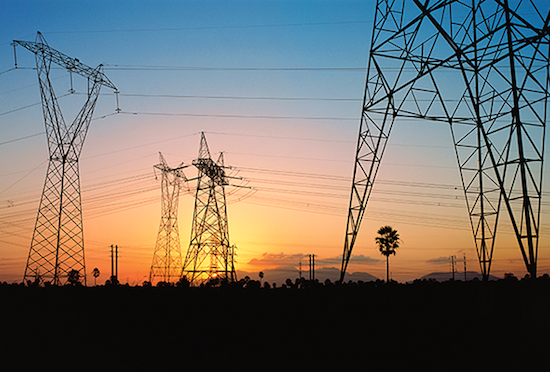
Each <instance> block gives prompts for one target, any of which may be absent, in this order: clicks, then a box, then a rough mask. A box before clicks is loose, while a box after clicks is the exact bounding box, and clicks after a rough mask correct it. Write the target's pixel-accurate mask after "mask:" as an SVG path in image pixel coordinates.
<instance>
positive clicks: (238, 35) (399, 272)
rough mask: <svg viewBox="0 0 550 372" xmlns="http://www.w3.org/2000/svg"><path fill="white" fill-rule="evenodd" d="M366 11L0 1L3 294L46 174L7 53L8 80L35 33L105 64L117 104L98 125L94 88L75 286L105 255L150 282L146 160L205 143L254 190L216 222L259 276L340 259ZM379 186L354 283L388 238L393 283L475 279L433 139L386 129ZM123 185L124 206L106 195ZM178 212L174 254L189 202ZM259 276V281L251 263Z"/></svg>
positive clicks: (379, 265)
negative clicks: (441, 274)
mask: <svg viewBox="0 0 550 372" xmlns="http://www.w3.org/2000/svg"><path fill="white" fill-rule="evenodd" d="M374 7H375V3H374V1H116V2H115V1H48V2H45V1H6V0H0V8H1V11H0V36H1V37H0V73H1V74H0V143H3V142H7V141H13V140H15V141H14V142H10V143H6V144H2V145H0V154H1V156H2V158H3V159H9V161H4V162H3V163H2V165H1V168H0V175H1V178H0V203H1V204H0V208H3V209H1V210H0V211H1V212H2V213H5V214H4V215H3V217H2V216H1V215H0V218H3V219H2V221H4V222H5V223H4V224H3V225H1V226H0V231H2V232H3V238H1V240H2V241H1V242H0V258H1V259H2V261H0V280H9V281H13V280H18V278H20V276H21V275H22V272H23V270H24V265H25V260H26V256H27V254H28V246H29V244H30V238H31V235H32V227H33V220H34V218H35V217H34V216H35V214H36V208H37V207H38V201H37V200H38V198H39V196H40V193H41V189H42V185H43V181H44V176H45V170H46V161H45V160H46V159H47V147H46V143H45V138H44V136H43V135H40V133H42V132H43V131H44V124H43V118H42V112H41V106H40V104H39V102H40V96H39V92H38V86H37V78H36V72H35V71H34V70H32V67H34V57H33V55H32V53H30V52H28V51H26V50H24V49H23V48H20V47H19V48H17V59H18V62H19V66H20V67H23V68H22V69H19V70H15V71H13V70H12V71H10V69H12V68H13V66H14V56H13V47H12V46H11V45H10V43H11V41H12V40H13V39H16V40H18V39H22V40H31V41H33V40H34V38H35V35H36V31H40V32H41V33H42V34H43V35H44V37H45V38H46V40H47V42H48V43H49V45H50V46H51V47H53V48H55V49H58V50H60V51H62V52H64V53H65V54H67V55H69V56H72V57H76V58H79V59H80V61H82V62H83V63H85V64H87V65H89V66H92V67H95V66H97V65H98V64H100V63H102V64H104V68H105V74H106V75H107V76H109V78H110V79H111V81H112V82H113V83H114V84H115V85H116V86H117V87H118V89H119V91H120V97H119V98H120V108H121V109H122V113H121V114H118V115H112V114H114V112H115V109H116V100H115V97H114V95H113V94H112V92H110V91H109V90H108V89H103V90H102V96H101V97H100V99H99V102H98V105H97V107H96V110H95V114H94V118H95V120H94V121H93V122H92V125H91V128H90V131H89V133H88V137H87V139H86V144H85V145H84V150H83V153H82V159H81V184H82V189H83V209H84V212H83V213H84V218H85V222H84V229H85V241H86V250H87V256H86V259H87V268H88V272H90V271H91V270H92V268H93V267H99V268H100V270H101V271H102V272H105V273H106V272H107V270H108V267H109V262H108V255H109V249H108V247H109V245H110V244H118V245H119V246H120V247H121V260H122V262H121V265H120V268H121V270H122V271H123V274H122V276H123V277H126V278H128V280H129V282H139V281H141V280H143V278H144V277H145V276H146V275H147V274H148V270H149V266H148V265H150V261H151V258H152V254H153V247H154V243H155V239H156V233H157V229H158V222H159V218H160V192H159V188H160V185H159V183H158V182H157V181H155V178H154V173H153V165H154V164H156V163H157V162H158V152H159V151H161V152H162V153H163V154H164V155H165V157H166V159H167V161H168V162H169V164H171V165H176V164H179V163H180V162H181V161H184V162H186V163H188V164H189V163H191V160H192V159H194V158H195V157H196V154H197V151H198V144H199V136H198V133H199V132H201V131H204V132H206V135H207V139H208V143H209V145H210V149H211V152H212V153H213V154H217V153H218V152H219V151H224V152H225V159H226V163H227V164H231V165H234V166H235V167H236V168H237V169H238V171H239V173H238V175H239V176H242V177H245V178H246V179H248V181H249V183H248V185H249V186H252V187H255V188H256V189H257V192H256V194H254V195H253V197H246V198H245V197H244V196H245V191H243V190H237V191H236V192H235V194H232V196H230V197H229V202H230V204H229V210H228V213H229V219H230V221H229V226H230V235H231V238H232V242H233V243H235V244H236V245H237V246H238V247H239V252H238V265H237V268H239V269H242V270H245V271H249V272H252V271H254V270H256V269H257V270H258V271H259V270H262V269H264V268H266V267H269V263H268V262H266V260H265V257H271V256H274V257H275V256H276V257H277V260H278V261H277V262H281V259H283V260H284V259H286V262H287V263H288V264H294V265H297V264H298V263H297V262H294V261H295V259H294V258H295V257H301V256H303V255H307V254H311V253H315V254H317V255H318V256H319V259H320V260H323V259H324V260H326V262H329V261H331V260H333V259H334V258H335V257H339V256H341V254H342V247H343V240H344V232H345V218H346V211H347V207H348V198H349V187H350V182H351V173H352V169H353V160H354V153H355V143H356V137H357V131H358V123H359V118H360V113H361V101H362V98H363V93H364V87H365V76H366V64H367V59H368V50H369V46H370V38H371V37H370V35H371V29H372V21H373V14H374ZM52 81H53V82H54V84H55V89H56V92H57V94H58V96H62V95H66V93H67V91H68V89H69V88H70V79H69V75H68V74H67V72H66V71H64V70H62V69H56V70H53V72H52ZM85 84H86V83H85V81H83V79H78V78H77V77H75V78H74V88H75V89H76V91H77V94H73V95H67V96H64V97H63V98H60V103H61V106H62V109H63V111H64V114H65V117H66V120H67V121H69V120H72V118H73V117H74V114H75V113H76V111H77V110H78V109H79V108H80V105H81V104H82V99H83V95H82V92H84V91H85ZM79 93H80V94H79ZM123 179H125V180H126V181H123ZM378 180H379V181H380V182H379V183H378V184H377V187H375V191H374V192H373V196H372V202H371V203H370V205H369V213H368V214H367V217H366V220H365V223H364V226H363V230H362V233H361V236H360V240H359V244H358V246H357V248H356V251H355V252H354V253H356V254H357V255H363V256H365V257H367V258H369V257H370V258H372V260H368V259H366V260H364V261H365V263H358V264H357V266H355V267H353V270H356V271H366V272H369V273H371V274H373V275H375V276H378V277H382V276H383V275H384V270H385V264H384V262H383V260H381V261H380V262H378V260H379V259H380V258H381V256H380V255H379V253H378V252H377V251H376V249H375V247H374V236H375V232H376V230H377V229H378V227H379V226H380V225H386V224H390V225H392V226H394V227H395V228H397V229H398V230H399V231H400V232H401V236H402V237H403V241H404V245H403V247H402V250H401V251H400V252H399V253H398V255H397V256H396V257H395V258H392V261H393V263H392V265H395V266H393V267H394V269H393V276H394V277H395V278H397V279H398V280H411V279H414V278H415V277H420V276H422V275H425V274H427V273H429V272H430V271H445V270H448V267H447V266H448V265H445V264H442V265H440V266H439V267H434V266H433V264H429V263H427V262H428V261H430V260H433V259H435V258H440V257H448V256H450V255H458V256H460V257H462V254H463V253H466V254H467V256H468V259H469V260H470V262H469V263H470V265H471V266H470V267H471V268H472V269H473V268H476V269H477V267H478V266H477V264H476V262H475V252H474V250H473V242H472V237H471V231H470V227H469V222H468V214H467V210H466V207H465V204H464V201H463V193H462V191H461V190H460V187H461V186H460V178H459V173H458V169H457V167H456V158H455V154H454V150H453V146H452V141H451V136H450V133H449V129H448V127H447V126H445V125H441V124H437V123H411V122H407V121H402V122H400V123H398V124H397V125H396V128H395V130H394V132H393V133H392V139H391V142H390V145H389V146H388V150H387V152H386V155H385V158H384V162H383V167H382V168H381V170H380V174H379V178H378ZM121 185H124V186H123V188H124V187H126V188H127V189H128V190H130V191H134V192H135V195H133V196H131V197H124V198H123V197H122V196H120V197H119V196H116V195H117V194H116V193H117V192H119V191H120V188H121ZM180 200H181V205H180V223H179V225H180V235H181V238H182V243H181V247H182V253H185V250H186V249H187V244H188V239H189V231H190V228H191V214H192V201H193V197H192V195H188V194H186V195H183V196H182V197H181V198H180ZM22 201H25V203H23V202H22ZM33 203H34V204H33ZM16 208H19V209H16ZM505 234H506V229H504V235H505ZM426 236H429V237H430V238H429V239H428V240H429V242H427V239H426ZM544 242H546V240H544ZM544 244H546V243H544ZM503 251H504V252H511V253H510V254H505V255H504V254H503V255H501V256H496V257H495V260H496V261H495V266H494V267H495V270H496V271H497V272H498V270H501V271H502V272H504V271H505V270H508V269H510V267H512V268H515V269H514V270H516V268H517V270H518V275H523V272H522V266H521V262H520V264H517V262H516V261H514V263H513V265H512V266H506V265H508V264H509V261H510V260H516V258H520V257H519V252H517V248H516V247H515V246H514V245H513V244H505V246H504V247H503ZM293 257H294V258H293ZM260 258H262V259H261V260H260ZM545 259H546V258H545ZM499 260H500V261H499ZM259 261H261V262H262V264H264V265H266V267H259V266H258V267H255V266H253V265H252V263H254V262H259ZM359 261H361V260H358V262H359ZM499 262H500V266H499ZM249 263H250V265H249ZM239 265H241V266H239ZM514 265H515V266H514ZM545 265H547V266H548V262H546V263H545ZM106 278H107V274H105V276H102V277H101V278H100V280H101V279H106Z"/></svg>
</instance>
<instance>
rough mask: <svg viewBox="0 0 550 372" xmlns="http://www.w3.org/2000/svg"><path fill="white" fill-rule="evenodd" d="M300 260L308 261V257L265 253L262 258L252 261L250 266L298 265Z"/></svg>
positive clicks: (305, 255) (299, 254) (297, 254)
mask: <svg viewBox="0 0 550 372" xmlns="http://www.w3.org/2000/svg"><path fill="white" fill-rule="evenodd" d="M300 260H302V261H303V260H308V255H307V254H302V253H295V254H286V253H264V254H262V256H261V257H260V258H253V259H251V260H250V261H249V262H248V264H249V265H255V266H281V265H298V262H299V261H300Z"/></svg>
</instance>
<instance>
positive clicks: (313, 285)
mask: <svg viewBox="0 0 550 372" xmlns="http://www.w3.org/2000/svg"><path fill="white" fill-rule="evenodd" d="M258 279H259V278H258ZM212 284H214V283H212ZM262 284H263V285H262ZM548 293H550V278H549V277H548V275H544V276H542V277H540V278H537V279H534V280H532V279H526V278H521V279H517V280H516V279H511V278H510V277H507V278H506V279H501V280H497V281H489V282H484V281H481V280H472V281H467V282H464V281H461V280H455V281H447V282H437V281H435V280H416V281H414V282H412V283H398V282H394V281H391V282H389V283H388V282H384V281H383V280H376V281H370V282H363V281H357V282H353V281H348V282H344V283H340V282H331V281H330V280H325V281H324V282H320V281H318V280H307V279H305V278H296V279H289V280H287V281H285V283H284V284H282V285H280V286H278V285H272V284H271V283H268V282H267V281H263V282H262V283H261V282H260V281H259V280H253V279H251V278H242V279H240V280H238V281H235V282H228V281H223V280H222V281H220V282H219V283H217V284H216V285H212V286H208V285H204V286H202V287H194V286H189V283H188V282H187V281H185V280H184V281H181V283H180V282H178V283H171V284H166V283H163V284H161V285H155V286H152V285H151V284H150V283H149V282H144V283H143V284H142V285H137V286H130V285H128V284H124V285H112V284H109V285H98V286H90V287H85V286H79V285H76V286H53V285H50V286H48V287H45V286H44V287H37V286H30V287H29V286H26V285H24V284H13V285H10V284H7V283H0V299H1V300H2V306H0V317H2V319H5V322H4V325H3V330H2V338H1V340H3V343H4V345H3V347H2V350H3V352H4V354H3V355H4V356H3V367H4V369H6V370H33V369H38V368H40V369H42V370H49V369H53V368H54V369H56V370H69V369H81V370H146V369H152V370H161V369H164V368H169V367H178V366H181V364H179V363H181V360H184V361H185V366H186V368H195V367H201V366H202V367H203V368H204V363H205V361H208V366H209V368H210V369H213V368H218V367H220V368H221V367H223V366H226V365H227V363H228V361H231V363H234V364H235V365H243V366H245V365H249V366H250V365H253V366H264V367H265V369H267V370H276V369H285V370H289V369H290V370H292V369H296V368H302V367H301V366H303V365H305V364H307V368H308V369H314V368H315V369H319V370H328V369H335V370H353V369H358V368H359V369H372V370H385V371H386V370H387V371H391V370H410V369H413V368H414V369H415V370H416V369H418V370H454V369H455V368H454V367H457V368H458V367H460V368H461V369H463V368H465V369H471V368H473V367H472V366H475V369H476V370H477V369H480V370H481V369H488V370H498V369H504V370H514V369H517V370H529V369H530V367H533V366H536V364H535V363H537V362H540V361H541V360H543V361H544V360H545V358H546V355H547V352H546V348H547V343H545V342H538V343H528V342H510V340H527V339H529V338H533V339H535V338H536V336H540V335H541V334H542V335H544V334H548V333H550V318H549V317H548V316H547V314H548V312H549V311H550V296H548ZM380 314H384V317H387V318H388V319H392V321H391V322H384V321H379V319H380ZM526 319H529V322H526ZM530 324H536V327H531V326H530ZM222 331H223V334H224V335H227V336H228V337H229V338H230V342H224V344H223V346H220V345H217V344H216V343H217V342H218V341H217V337H218V335H219V334H220V332H222ZM78 334H81V335H83V337H80V338H78V342H67V339H68V338H69V339H71V340H72V339H73V336H74V335H78ZM29 335H41V336H42V337H44V338H47V339H48V342H43V343H40V346H37V345H34V344H33V345H28V346H26V347H21V345H25V343H26V342H28V340H29ZM258 339H261V342H257V340H258ZM213 340H215V344H214V345H213V344H212V342H213ZM59 345H63V347H62V348H60V347H59ZM289 345H295V346H294V347H293V348H289ZM388 345H394V346H393V347H394V350H395V351H396V352H397V354H396V357H392V358H387V347H388ZM29 355H32V358H30V357H29ZM52 355H55V356H56V357H55V358H52ZM166 355H177V356H178V358H165V357H162V356H166ZM297 355H298V356H299V357H300V360H298V361H297V359H296V356H297ZM525 355H529V359H525V358H523V356H525ZM487 356H490V357H487ZM451 360H460V361H461V363H460V364H457V365H455V366H454V367H453V365H449V361H451ZM84 361H85V362H84ZM21 363H24V364H21ZM84 363H85V364H84ZM171 363H176V364H171ZM247 363H248V364H247ZM301 363H303V364H301ZM264 367H262V368H264Z"/></svg>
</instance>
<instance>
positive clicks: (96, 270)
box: [92, 267, 100, 287]
mask: <svg viewBox="0 0 550 372" xmlns="http://www.w3.org/2000/svg"><path fill="white" fill-rule="evenodd" d="M99 274H100V272H99V269H98V268H97V267H96V268H95V269H94V270H93V271H92V275H93V276H94V287H95V286H96V280H97V277H98V276H99Z"/></svg>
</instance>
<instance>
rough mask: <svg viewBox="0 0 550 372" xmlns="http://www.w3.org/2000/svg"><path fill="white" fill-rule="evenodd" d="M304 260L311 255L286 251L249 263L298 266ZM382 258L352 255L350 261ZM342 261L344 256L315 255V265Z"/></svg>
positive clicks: (305, 261)
mask: <svg viewBox="0 0 550 372" xmlns="http://www.w3.org/2000/svg"><path fill="white" fill-rule="evenodd" d="M300 261H302V264H303V265H305V264H307V263H308V262H309V255H308V254H303V253H295V254H286V253H267V252H266V253H264V254H262V256H261V257H259V258H253V259H251V260H250V261H249V262H248V264H249V265H254V266H283V265H285V266H286V265H294V266H297V265H298V262H300ZM380 261H381V260H379V259H376V258H371V257H367V256H364V255H362V254H361V255H358V256H353V255H352V256H351V259H350V262H352V263H354V264H358V263H378V262H380ZM341 263H342V256H334V257H328V258H318V257H315V266H329V265H340V264H341Z"/></svg>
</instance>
